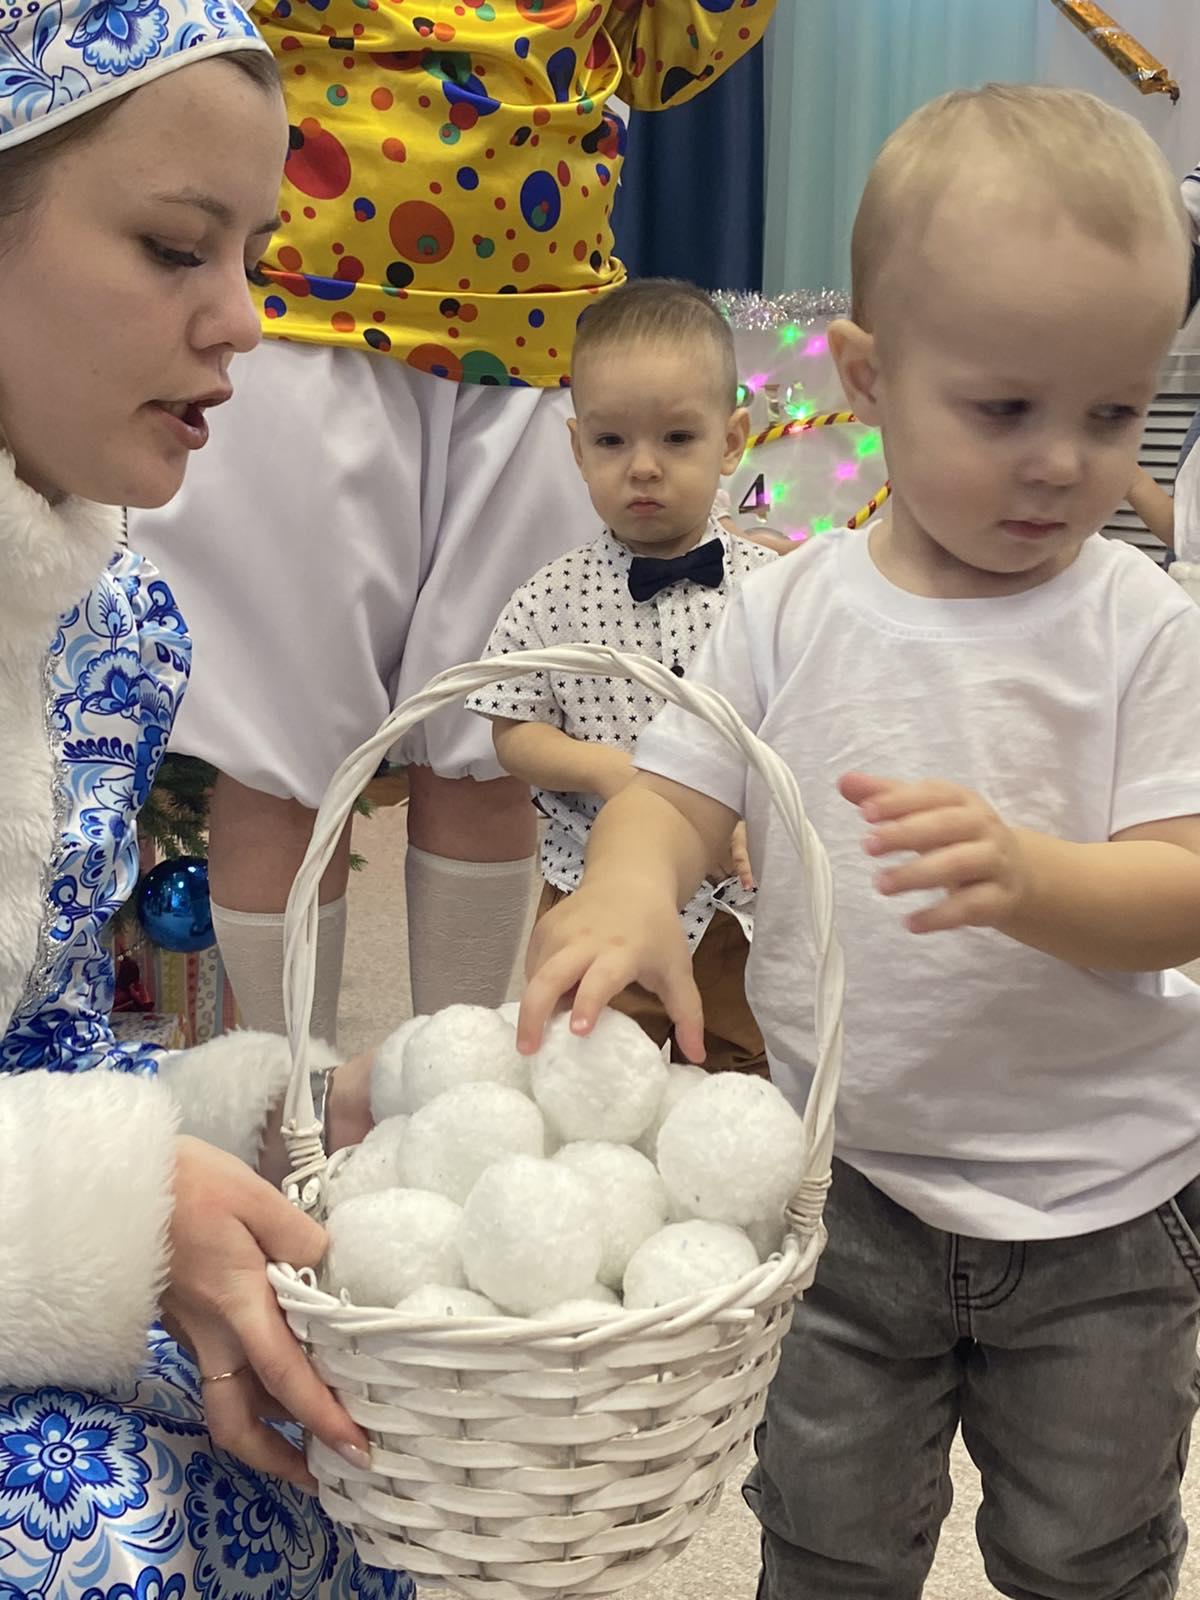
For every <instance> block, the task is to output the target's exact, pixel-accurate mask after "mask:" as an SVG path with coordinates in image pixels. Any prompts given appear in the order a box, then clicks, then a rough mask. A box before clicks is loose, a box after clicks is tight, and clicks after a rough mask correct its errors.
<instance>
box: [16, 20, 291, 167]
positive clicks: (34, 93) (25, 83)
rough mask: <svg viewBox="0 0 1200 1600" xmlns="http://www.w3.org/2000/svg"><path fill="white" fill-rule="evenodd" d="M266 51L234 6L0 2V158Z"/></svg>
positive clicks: (252, 25) (255, 33)
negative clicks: (196, 68)
mask: <svg viewBox="0 0 1200 1600" xmlns="http://www.w3.org/2000/svg"><path fill="white" fill-rule="evenodd" d="M255 48H259V49H263V50H265V49H267V46H266V45H265V44H264V43H263V40H262V38H261V36H260V35H259V33H258V31H257V30H256V29H255V26H254V24H253V23H252V22H251V21H250V18H249V17H248V16H247V15H246V13H245V12H244V11H242V10H241V9H240V8H239V7H238V6H237V5H236V4H234V3H233V0H0V151H3V150H6V149H8V148H9V146H11V145H15V144H21V143H23V142H24V141H25V140H26V139H35V138H37V136H38V135H39V134H42V133H47V132H48V131H49V130H50V129H51V128H54V127H57V126H58V125H59V124H60V123H63V122H67V121H68V120H70V118H72V117H78V116H81V115H82V114H83V113H84V112H85V111H91V110H92V109H93V108H94V107H95V106H98V105H101V104H103V103H104V101H106V100H112V99H115V98H116V97H117V96H118V95H123V94H128V93H129V92H130V90H131V89H138V88H140V87H141V86H142V85H143V84H145V83H149V82H150V81H151V80H152V79H154V78H160V77H162V76H163V74H164V73H167V72H171V71H173V70H174V69H175V68H176V67H183V66H188V65H190V64H191V63H192V62H193V61H200V60H203V58H204V57H205V56H212V55H218V54H221V53H222V52H224V51H229V50H253V49H255Z"/></svg>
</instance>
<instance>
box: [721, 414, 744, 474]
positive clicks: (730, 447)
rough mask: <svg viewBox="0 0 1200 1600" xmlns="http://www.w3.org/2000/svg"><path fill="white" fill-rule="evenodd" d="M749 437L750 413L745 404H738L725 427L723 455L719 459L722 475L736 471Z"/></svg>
mask: <svg viewBox="0 0 1200 1600" xmlns="http://www.w3.org/2000/svg"><path fill="white" fill-rule="evenodd" d="M749 438H750V413H749V412H748V411H747V410H746V408H745V406H739V407H738V408H737V410H736V411H735V412H734V413H733V415H732V416H731V417H730V419H729V423H728V426H727V427H726V429H725V455H724V458H723V459H722V461H721V474H722V476H723V477H728V476H729V474H730V473H731V472H736V471H737V469H738V467H739V466H740V465H741V461H742V457H743V456H744V455H745V453H746V443H747V441H748V439H749Z"/></svg>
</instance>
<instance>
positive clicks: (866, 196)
mask: <svg viewBox="0 0 1200 1600" xmlns="http://www.w3.org/2000/svg"><path fill="white" fill-rule="evenodd" d="M977 176H978V180H979V181H980V182H981V183H982V182H984V181H985V179H986V180H987V182H988V184H989V187H991V186H993V185H994V184H995V181H996V179H997V176H999V177H1000V179H1001V181H1003V182H1004V183H1005V184H1006V185H1008V184H1011V186H1012V190H1013V192H1014V193H1015V194H1016V195H1018V197H1019V195H1020V194H1022V193H1026V192H1031V191H1035V190H1040V192H1041V193H1042V194H1043V195H1046V196H1049V197H1050V198H1051V199H1052V200H1053V201H1054V202H1055V204H1057V205H1058V206H1060V207H1061V209H1062V210H1063V211H1064V212H1065V213H1066V215H1067V216H1069V217H1070V219H1071V221H1072V222H1074V223H1075V224H1076V226H1077V227H1079V228H1080V229H1081V230H1082V231H1083V232H1084V233H1086V234H1088V235H1090V236H1091V237H1093V238H1096V239H1100V240H1102V241H1104V243H1106V244H1111V245H1113V246H1114V247H1115V248H1117V249H1122V250H1129V249H1132V248H1133V247H1134V245H1135V243H1136V241H1137V240H1138V239H1139V238H1140V237H1141V236H1142V234H1143V233H1144V232H1145V231H1147V229H1149V230H1155V229H1157V230H1158V231H1159V232H1160V233H1166V234H1167V235H1168V237H1170V236H1171V233H1172V230H1174V232H1175V233H1177V234H1178V236H1179V261H1180V275H1181V292H1182V284H1183V274H1184V272H1185V271H1186V265H1187V261H1188V259H1189V257H1190V238H1191V236H1190V231H1189V229H1188V225H1187V219H1186V215H1185V212H1184V209H1183V202H1182V200H1181V198H1180V194H1179V188H1178V185H1177V184H1176V182H1175V179H1174V178H1173V176H1172V174H1171V171H1170V168H1169V167H1168V166H1167V163H1166V161H1165V159H1164V158H1163V155H1162V153H1161V151H1160V150H1159V149H1158V146H1157V145H1156V144H1155V143H1154V141H1153V139H1151V137H1150V135H1149V134H1148V133H1146V131H1145V130H1144V129H1143V128H1142V126H1141V125H1140V123H1138V122H1136V121H1135V120H1134V119H1133V117H1131V116H1128V115H1127V114H1126V113H1125V112H1124V111H1118V110H1116V109H1115V108H1114V107H1113V106H1109V105H1106V104H1105V102H1104V101H1103V100H1099V99H1097V98H1096V96H1095V95H1091V94H1084V93H1082V92H1080V91H1078V90H1074V89H1050V88H1037V87H1033V86H1030V85H1018V84H999V83H989V84H987V85H985V86H984V87H983V88H982V89H956V90H954V91H953V92H952V93H951V94H946V95H942V96H941V98H940V99H937V100H932V101H930V103H929V104H928V105H926V106H922V107H921V108H920V110H919V111H914V112H913V114H912V116H910V117H909V118H908V119H907V120H906V121H905V122H903V123H902V124H901V125H900V127H899V128H898V129H897V130H896V132H895V133H894V134H892V136H891V138H890V139H889V140H888V141H887V143H886V144H885V145H884V147H883V149H882V150H881V151H880V152H879V155H878V156H877V157H876V160H875V164H874V166H873V167H872V168H871V171H870V174H869V176H868V178H867V183H866V187H865V188H864V190H863V196H862V200H861V201H860V203H859V207H858V215H857V217H856V218H855V222H854V233H853V237H852V241H851V281H852V287H853V309H852V312H851V315H852V316H853V318H854V320H855V322H857V323H858V324H859V326H860V327H864V328H869V327H870V317H871V299H872V293H873V290H874V288H875V284H876V281H877V279H878V277H879V274H880V271H881V269H882V267H883V266H884V265H885V264H886V263H887V262H888V261H889V260H891V259H893V258H894V257H895V255H896V253H897V252H898V251H903V250H905V249H906V248H910V247H911V246H912V244H913V242H914V241H915V240H918V239H919V238H920V236H921V234H923V232H924V231H925V228H926V226H927V225H928V222H929V219H930V217H931V215H932V213H933V211H934V208H935V206H936V205H937V203H938V201H939V200H940V199H941V197H942V196H943V194H944V193H945V191H946V190H947V188H949V186H950V185H951V183H954V184H962V185H964V186H967V185H970V184H971V183H972V182H974V181H976V177H977Z"/></svg>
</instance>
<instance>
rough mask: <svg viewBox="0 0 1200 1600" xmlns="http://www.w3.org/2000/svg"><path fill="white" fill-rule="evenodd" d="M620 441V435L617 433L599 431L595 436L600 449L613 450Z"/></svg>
mask: <svg viewBox="0 0 1200 1600" xmlns="http://www.w3.org/2000/svg"><path fill="white" fill-rule="evenodd" d="M620 442H621V436H620V434H618V433H601V434H597V436H596V443H597V444H598V445H599V447H600V449H601V450H613V449H615V448H616V447H617V445H619V444H620Z"/></svg>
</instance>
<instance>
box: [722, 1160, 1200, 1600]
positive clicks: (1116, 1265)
mask: <svg viewBox="0 0 1200 1600" xmlns="http://www.w3.org/2000/svg"><path fill="white" fill-rule="evenodd" d="M826 1219H827V1222H828V1226H829V1244H828V1247H827V1248H826V1251H825V1254H824V1255H823V1257H822V1258H821V1263H820V1265H819V1267H818V1269H817V1280H816V1283H815V1284H814V1285H813V1287H812V1289H810V1290H809V1292H808V1294H806V1295H805V1297H804V1299H803V1301H802V1302H801V1303H800V1304H799V1305H798V1306H797V1307H796V1320H795V1323H794V1325H793V1327H792V1331H791V1333H790V1334H789V1335H788V1337H787V1339H786V1341H785V1343H784V1350H783V1359H782V1363H781V1365H780V1369H779V1374H778V1376H777V1377H776V1379H775V1381H774V1383H773V1384H772V1386H771V1391H770V1395H769V1397H768V1401H767V1414H766V1420H765V1421H764V1423H763V1425H762V1427H761V1429H760V1430H759V1434H758V1438H757V1440H756V1443H757V1447H758V1464H757V1466H756V1467H755V1469H754V1471H753V1472H752V1474H751V1476H750V1479H749V1481H748V1482H747V1484H746V1490H745V1493H746V1499H747V1500H748V1502H749V1504H750V1507H751V1509H752V1510H753V1511H754V1513H755V1515H756V1516H757V1517H758V1519H759V1521H760V1523H761V1524H762V1529H763V1571H762V1577H761V1579H760V1583H759V1589H758V1596H759V1600H917V1597H918V1596H919V1595H920V1594H921V1590H922V1587H923V1585H924V1582H925V1578H926V1576H927V1575H928V1572H929V1568H930V1566H931V1565H932V1563H933V1556H934V1551H935V1549H936V1547H937V1539H938V1532H939V1529H940V1527H941V1524H942V1520H943V1518H944V1517H945V1515H946V1513H947V1511H948V1510H949V1509H950V1500H951V1486H950V1476H949V1467H948V1458H949V1452H950V1444H951V1441H952V1440H953V1437H954V1432H955V1428H956V1427H957V1426H958V1425H959V1423H960V1422H961V1424H962V1431H963V1438H964V1440H965V1442H966V1445H967V1448H968V1450H969V1451H970V1452H971V1456H972V1458H973V1459H974V1461H975V1464H976V1466H977V1467H978V1468H979V1470H980V1473H981V1475H982V1478H983V1505H982V1508H981V1510H980V1512H979V1518H978V1522H977V1525H976V1527H977V1533H978V1537H979V1544H980V1547H981V1549H982V1551H983V1555H984V1561H985V1563H986V1566H987V1572H988V1577H989V1578H990V1580H991V1582H992V1583H993V1584H994V1585H995V1587H996V1588H997V1589H999V1591H1000V1592H1001V1594H1005V1595H1009V1596H1012V1597H1013V1600H1168V1597H1169V1596H1171V1595H1174V1594H1175V1593H1176V1590H1177V1586H1178V1578H1179V1567H1180V1563H1181V1561H1182V1559H1183V1553H1184V1550H1185V1548H1186V1545H1187V1529H1186V1527H1185V1525H1184V1521H1183V1517H1182V1515H1181V1512H1180V1498H1179V1488H1180V1482H1181V1480H1182V1477H1183V1469H1184V1465H1185V1463H1186V1460H1187V1449H1188V1435H1189V1431H1190V1428H1191V1423H1192V1418H1193V1416H1194V1415H1195V1412H1196V1406H1197V1401H1198V1398H1200V1391H1198V1388H1197V1361H1196V1339H1197V1331H1198V1320H1200V1243H1198V1242H1197V1232H1198V1231H1200V1180H1197V1181H1196V1182H1195V1183H1192V1184H1190V1185H1189V1186H1188V1187H1187V1188H1186V1189H1184V1190H1183V1191H1182V1192H1181V1193H1180V1194H1179V1195H1177V1196H1176V1198H1175V1199H1174V1200H1171V1201H1169V1202H1168V1203H1167V1204H1166V1205H1163V1206H1160V1207H1159V1208H1158V1210H1157V1211H1153V1212H1151V1213H1149V1214H1148V1215H1147V1216H1144V1217H1139V1218H1138V1219H1137V1220H1135V1221H1133V1222H1129V1223H1126V1224H1124V1225H1123V1226H1121V1227H1117V1228H1108V1229H1105V1230H1104V1231H1103V1232H1101V1233H1094V1234H1088V1235H1085V1236H1084V1237H1082V1238H1075V1239H1055V1240H1043V1241H1038V1242H1036V1243H1029V1244H1001V1243H996V1242H994V1241H988V1240H979V1239H969V1238H965V1237H960V1236H958V1235H954V1234H948V1233H942V1232H941V1231H940V1230H938V1229H936V1228H931V1227H929V1226H928V1225H927V1224H925V1223H923V1222H920V1221H918V1219H917V1218H916V1217H914V1216H913V1215H912V1214H911V1213H910V1212H908V1211H906V1210H905V1209H904V1208H903V1207H902V1206H898V1205H896V1204H895V1203H894V1202H893V1201H891V1200H889V1199H888V1198H887V1197H886V1196H885V1195H883V1194H881V1193H880V1191H879V1190H878V1189H876V1188H875V1187H874V1186H873V1185H872V1184H870V1183H868V1182H867V1180H866V1179H865V1178H864V1177H862V1176H861V1174H859V1173H858V1172H855V1171H854V1170H853V1169H852V1168H850V1167H847V1166H845V1165H843V1164H841V1163H835V1170H834V1182H833V1188H832V1190H831V1191H830V1195H829V1201H828V1205H827V1208H826Z"/></svg>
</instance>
